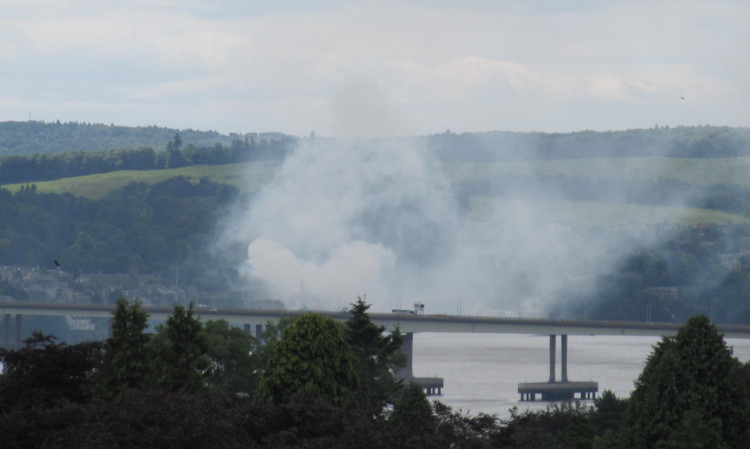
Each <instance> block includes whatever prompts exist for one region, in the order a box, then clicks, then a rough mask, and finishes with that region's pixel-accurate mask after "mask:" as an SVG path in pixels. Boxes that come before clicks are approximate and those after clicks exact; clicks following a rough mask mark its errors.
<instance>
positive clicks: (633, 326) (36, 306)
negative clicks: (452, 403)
mask: <svg viewBox="0 0 750 449" xmlns="http://www.w3.org/2000/svg"><path fill="white" fill-rule="evenodd" d="M143 309H144V311H146V312H147V313H148V314H149V316H150V321H151V322H152V323H154V322H163V321H166V319H167V318H168V317H169V316H170V315H171V314H172V312H173V310H174V309H173V308H172V307H155V306H144V307H143ZM114 310H115V306H114V305H111V304H41V303H28V302H4V303H0V317H2V328H3V335H4V338H3V341H2V342H3V343H4V346H5V347H6V348H9V347H10V329H11V316H15V331H16V339H15V340H16V341H15V343H16V346H17V347H20V345H21V341H22V327H23V316H24V315H32V316H61V317H66V316H67V317H70V316H73V317H88V318H107V319H110V320H111V319H112V316H113V312H114ZM196 312H197V315H199V316H200V317H201V318H202V320H204V321H207V320H219V319H223V320H226V321H227V322H229V323H230V324H232V325H235V326H238V327H242V328H243V329H245V330H246V331H247V332H253V333H254V334H255V336H256V337H257V338H260V335H261V331H262V329H263V326H264V325H266V323H268V322H269V321H272V322H276V321H278V320H279V319H281V318H287V317H296V316H299V315H302V314H303V313H306V312H315V313H319V314H321V315H325V316H328V317H331V318H333V319H335V320H337V321H342V322H343V321H346V320H347V319H348V318H349V317H350V316H351V314H350V313H349V312H347V311H341V312H332V311H299V310H255V309H209V308H203V307H198V308H196ZM369 315H370V319H372V321H373V322H374V323H376V324H378V325H381V326H384V327H385V328H386V329H387V330H393V329H395V328H396V326H398V327H399V329H400V330H401V332H402V333H403V334H404V345H403V346H402V349H403V351H404V353H405V354H406V356H407V360H408V362H407V366H405V367H404V368H403V369H402V370H401V371H400V372H399V375H400V376H401V377H404V378H406V379H414V376H413V373H412V354H413V344H414V343H413V342H414V333H418V332H451V333H506V334H534V335H549V337H550V353H549V357H550V373H549V380H548V381H547V382H537V383H523V384H519V386H518V392H519V393H520V394H521V398H522V400H535V398H536V395H537V394H541V395H542V399H543V400H545V399H552V400H557V399H565V398H572V397H573V395H574V393H580V395H581V399H588V398H595V397H596V392H597V391H598V384H597V383H596V382H571V381H569V380H568V377H567V352H568V349H567V348H568V336H569V335H622V336H665V335H672V334H675V333H676V332H677V329H678V328H679V327H680V326H681V323H655V322H637V321H601V320H585V321H584V320H554V319H541V318H498V317H481V316H461V315H429V314H409V313H370V314H369ZM717 329H718V330H719V332H721V333H723V334H724V336H725V337H727V338H743V339H744V338H750V326H741V325H717ZM557 335H560V336H561V343H562V344H561V351H560V352H561V354H560V355H561V364H562V366H561V379H560V381H559V382H558V381H557V379H556V366H555V359H556V353H557V350H556V346H557V345H556V341H557V340H556V337H557ZM423 383H424V382H423ZM423 386H424V387H425V388H426V389H427V390H428V392H438V393H439V391H440V389H441V388H442V386H443V385H442V379H439V378H436V379H432V380H431V381H430V382H427V383H424V385H423Z"/></svg>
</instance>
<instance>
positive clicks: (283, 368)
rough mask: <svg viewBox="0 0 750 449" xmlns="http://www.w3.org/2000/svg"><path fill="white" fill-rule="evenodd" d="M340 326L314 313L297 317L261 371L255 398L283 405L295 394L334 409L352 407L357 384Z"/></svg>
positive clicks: (285, 331)
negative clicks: (300, 393)
mask: <svg viewBox="0 0 750 449" xmlns="http://www.w3.org/2000/svg"><path fill="white" fill-rule="evenodd" d="M354 364H355V362H354V357H353V356H352V355H351V350H350V348H349V345H348V344H347V343H346V339H345V338H344V330H343V326H342V325H341V324H339V323H337V322H336V321H334V320H332V319H331V318H328V317H324V316H322V315H318V314H315V313H306V314H304V315H301V316H299V317H298V318H297V319H295V320H294V322H292V323H291V324H290V325H289V327H287V328H286V329H285V330H284V333H283V334H282V335H281V340H279V342H278V343H277V344H276V345H275V347H274V350H273V353H272V354H271V357H270V359H269V360H268V366H267V367H266V370H265V371H264V372H263V377H262V378H261V381H260V387H259V389H258V393H257V398H258V400H259V401H262V402H271V403H284V402H287V401H288V400H289V398H290V397H291V396H292V395H294V394H295V393H298V392H306V393H310V394H312V395H314V396H316V397H319V398H321V399H322V400H324V401H326V402H328V403H329V404H331V405H335V406H344V405H348V404H353V403H355V401H356V396H355V393H356V391H357V387H358V385H359V379H358V377H357V372H356V371H355V369H354Z"/></svg>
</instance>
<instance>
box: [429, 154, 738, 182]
mask: <svg viewBox="0 0 750 449" xmlns="http://www.w3.org/2000/svg"><path fill="white" fill-rule="evenodd" d="M442 167H443V170H444V171H445V173H447V174H448V176H449V177H450V179H451V181H452V182H461V181H466V180H472V181H478V180H492V179H495V178H497V177H501V176H503V175H506V174H513V175H527V176H535V177H544V176H555V175H566V176H576V177H581V178H590V179H596V180H600V179H605V180H606V179H609V180H612V179H622V180H657V179H669V180H676V181H680V182H684V183H687V184H691V185H699V186H703V185H714V184H732V185H737V186H742V187H750V176H748V175H750V157H736V158H715V159H709V158H668V157H630V158H590V159H564V160H547V161H506V162H479V163H460V162H451V163H445V164H443V165H442Z"/></svg>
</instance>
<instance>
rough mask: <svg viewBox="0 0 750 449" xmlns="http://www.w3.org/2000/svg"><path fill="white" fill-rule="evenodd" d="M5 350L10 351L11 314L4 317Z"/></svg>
mask: <svg viewBox="0 0 750 449" xmlns="http://www.w3.org/2000/svg"><path fill="white" fill-rule="evenodd" d="M3 348H6V349H10V314H9V313H6V314H4V315H3Z"/></svg>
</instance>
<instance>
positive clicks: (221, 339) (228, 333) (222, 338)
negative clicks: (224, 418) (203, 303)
mask: <svg viewBox="0 0 750 449" xmlns="http://www.w3.org/2000/svg"><path fill="white" fill-rule="evenodd" d="M204 332H205V339H206V346H207V350H208V352H207V354H206V355H207V357H208V361H209V365H208V369H207V370H206V373H205V376H204V380H205V382H206V385H207V386H208V388H209V389H210V390H212V391H215V392H226V393H235V394H239V393H241V394H247V395H250V394H252V392H253V391H254V390H255V388H256V387H257V385H258V382H259V379H258V373H257V370H256V366H255V361H254V358H253V356H252V352H253V348H254V347H255V338H253V336H252V335H250V334H249V333H247V332H245V331H243V330H242V329H240V328H237V327H231V326H230V325H229V323H227V322H226V321H225V320H216V321H214V320H211V321H207V322H206V324H205V326H204Z"/></svg>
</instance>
